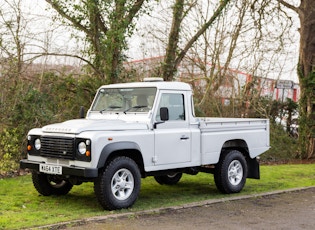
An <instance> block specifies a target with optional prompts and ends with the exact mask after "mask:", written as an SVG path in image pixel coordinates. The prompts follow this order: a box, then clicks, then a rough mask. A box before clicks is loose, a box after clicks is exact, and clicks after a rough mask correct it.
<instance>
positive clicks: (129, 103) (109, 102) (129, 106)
mask: <svg viewBox="0 0 315 230" xmlns="http://www.w3.org/2000/svg"><path fill="white" fill-rule="evenodd" d="M155 94H156V88H153V87H150V88H149V87H147V88H116V89H113V88H102V89H100V90H99V92H98V94H97V96H96V99H95V100H94V104H93V105H92V109H91V111H99V112H101V113H103V112H104V113H105V112H115V113H117V112H118V113H119V112H124V113H128V112H148V111H149V110H151V108H152V106H153V102H154V99H155Z"/></svg>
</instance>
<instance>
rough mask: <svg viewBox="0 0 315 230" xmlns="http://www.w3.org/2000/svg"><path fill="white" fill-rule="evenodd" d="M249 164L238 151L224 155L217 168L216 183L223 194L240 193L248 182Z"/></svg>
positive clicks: (215, 173)
mask: <svg viewBox="0 0 315 230" xmlns="http://www.w3.org/2000/svg"><path fill="white" fill-rule="evenodd" d="M246 177H247V164H246V160H245V157H244V156H243V154H242V153H241V152H239V151H237V150H231V151H228V152H225V153H223V155H222V157H221V159H220V161H219V163H218V164H217V165H216V167H215V172H214V181H215V184H216V186H217V188H218V189H219V190H220V191H221V192H223V193H227V194H229V193H238V192H240V191H241V190H242V189H243V187H244V185H245V182H246Z"/></svg>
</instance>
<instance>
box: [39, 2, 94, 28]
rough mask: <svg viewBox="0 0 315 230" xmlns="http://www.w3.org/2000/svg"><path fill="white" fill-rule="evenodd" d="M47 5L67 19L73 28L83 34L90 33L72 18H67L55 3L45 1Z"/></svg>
mask: <svg viewBox="0 0 315 230" xmlns="http://www.w3.org/2000/svg"><path fill="white" fill-rule="evenodd" d="M45 1H46V2H47V3H48V4H50V5H51V7H52V8H54V9H55V10H56V11H57V12H58V13H59V14H60V15H61V16H62V17H64V18H65V19H67V20H68V21H70V22H71V23H72V24H73V26H75V27H76V28H78V29H80V30H82V31H83V32H85V33H86V34H89V33H90V31H89V30H88V29H87V28H86V27H84V26H83V25H82V24H81V23H80V22H78V21H77V20H75V18H74V17H71V16H69V15H68V14H67V13H66V12H65V11H64V10H63V9H62V7H61V6H60V5H58V4H57V3H56V2H55V1H52V0H45Z"/></svg>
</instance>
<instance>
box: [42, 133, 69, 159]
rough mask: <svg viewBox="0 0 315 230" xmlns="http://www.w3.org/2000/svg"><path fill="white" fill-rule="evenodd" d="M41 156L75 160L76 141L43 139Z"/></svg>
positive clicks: (61, 138) (54, 138)
mask: <svg viewBox="0 0 315 230" xmlns="http://www.w3.org/2000/svg"><path fill="white" fill-rule="evenodd" d="M40 140H41V151H40V155H42V156H48V157H57V158H64V159H74V139H73V138H65V137H45V136H43V137H41V139H40Z"/></svg>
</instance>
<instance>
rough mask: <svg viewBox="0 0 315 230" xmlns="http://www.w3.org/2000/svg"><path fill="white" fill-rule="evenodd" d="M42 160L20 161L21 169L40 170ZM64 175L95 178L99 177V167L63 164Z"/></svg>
mask: <svg viewBox="0 0 315 230" xmlns="http://www.w3.org/2000/svg"><path fill="white" fill-rule="evenodd" d="M40 164H42V162H37V161H30V160H27V159H24V160H21V161H20V168H21V169H26V168H27V169H33V170H35V171H39V165H40ZM62 175H64V176H79V177H87V178H94V177H98V169H97V168H82V167H74V166H62Z"/></svg>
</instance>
